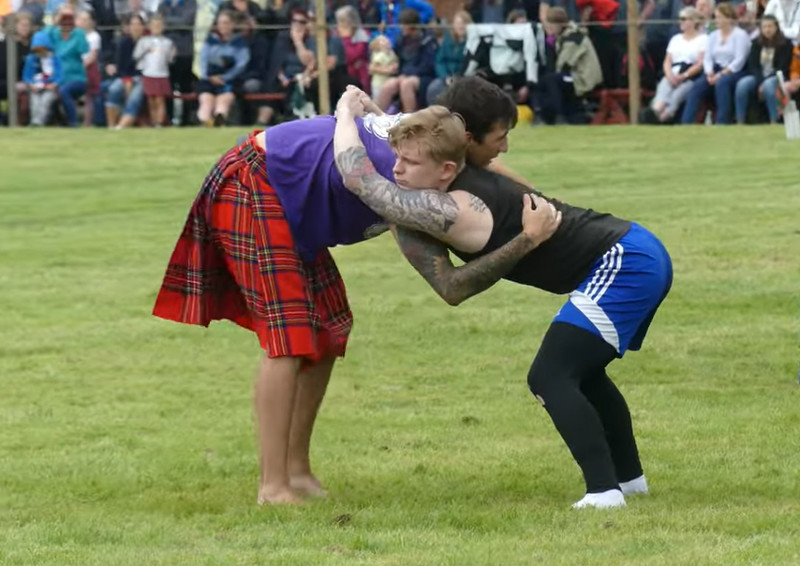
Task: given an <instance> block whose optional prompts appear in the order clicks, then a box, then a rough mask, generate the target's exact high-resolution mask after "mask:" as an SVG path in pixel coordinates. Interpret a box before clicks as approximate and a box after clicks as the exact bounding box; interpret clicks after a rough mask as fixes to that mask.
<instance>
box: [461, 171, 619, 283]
mask: <svg viewBox="0 0 800 566" xmlns="http://www.w3.org/2000/svg"><path fill="white" fill-rule="evenodd" d="M456 190H462V191H466V192H468V193H470V194H473V195H475V196H476V197H478V198H479V199H481V200H482V201H483V202H484V203H486V206H487V207H488V208H489V211H490V212H491V213H492V217H493V218H494V227H493V228H492V234H491V236H490V237H489V241H488V242H487V243H486V247H484V248H483V249H482V250H481V251H479V252H477V253H466V252H462V251H459V250H456V249H454V248H451V250H452V251H453V253H454V254H456V256H458V257H459V258H461V259H462V260H464V261H470V260H473V259H475V258H478V257H481V256H483V255H486V254H488V253H490V252H492V251H494V250H496V249H497V248H500V247H502V246H503V245H504V244H506V243H508V242H509V241H510V240H512V239H514V238H515V237H516V236H518V235H519V234H520V232H522V194H523V193H524V192H528V193H530V192H535V193H536V194H537V195H539V196H542V197H544V198H547V197H545V196H544V195H542V194H541V193H539V192H537V191H531V190H530V189H528V188H527V187H523V186H522V185H520V184H518V183H516V182H514V181H512V180H511V179H509V178H508V177H504V176H502V175H498V174H497V173H493V172H491V171H487V170H486V169H480V168H477V167H471V166H469V165H468V166H467V167H465V168H464V170H463V171H462V172H461V173H459V175H458V176H457V177H456V178H455V179H454V180H453V183H452V184H451V185H450V188H449V189H448V191H456ZM547 200H548V201H550V202H552V203H553V206H555V207H556V208H557V209H558V210H560V211H561V225H560V226H559V227H558V230H556V232H555V234H553V235H552V236H551V237H550V239H549V240H547V241H546V242H544V243H543V244H541V245H540V246H539V247H538V248H536V249H535V250H533V251H532V252H530V253H529V254H528V255H526V256H525V257H523V258H522V259H521V260H520V261H519V263H517V265H516V266H515V267H514V269H513V270H512V271H511V272H510V273H508V274H507V275H506V276H505V277H503V279H508V280H510V281H515V282H517V283H521V284H523V285H530V286H532V287H538V288H539V289H542V290H544V291H549V292H551V293H557V294H562V293H569V292H571V291H574V290H575V289H576V288H577V287H578V285H579V284H580V283H581V281H583V280H584V279H586V277H587V276H588V275H589V272H590V271H591V268H592V265H594V263H595V261H597V260H598V259H599V258H600V257H602V256H603V254H604V253H605V252H607V251H608V249H609V248H610V247H611V246H613V245H614V244H616V243H617V242H618V241H619V240H620V239H621V238H622V236H624V235H625V234H626V233H627V232H628V230H629V229H630V227H631V223H630V221H628V220H622V219H620V218H616V217H614V216H612V215H610V214H605V213H600V212H595V211H594V210H587V209H584V208H578V207H577V206H570V205H568V204H566V203H563V202H560V201H557V200H552V199H549V198H547Z"/></svg>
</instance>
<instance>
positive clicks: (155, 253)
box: [0, 127, 800, 566]
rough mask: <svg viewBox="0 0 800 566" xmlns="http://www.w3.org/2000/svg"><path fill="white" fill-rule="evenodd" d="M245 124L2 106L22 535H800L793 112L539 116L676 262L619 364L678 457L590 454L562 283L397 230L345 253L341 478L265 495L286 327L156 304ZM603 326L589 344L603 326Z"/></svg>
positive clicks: (1, 539) (776, 542)
mask: <svg viewBox="0 0 800 566" xmlns="http://www.w3.org/2000/svg"><path fill="white" fill-rule="evenodd" d="M240 133H242V132H241V131H237V130H232V129H229V130H199V129H197V130H180V131H174V130H164V131H157V132H154V131H130V132H107V131H76V132H73V131H64V130H45V131H8V130H2V131H0V163H2V165H1V166H0V290H1V292H0V564H2V565H14V566H17V565H59V566H61V565H71V564H76V565H81V566H90V565H114V566H127V565H132V566H142V565H148V566H149V565H170V566H171V565H212V564H214V565H217V564H219V565H228V564H269V565H273V564H275V565H277V564H292V565H294V564H298V565H306V564H309V565H311V564H314V565H345V564H347V565H350V564H380V565H398V566H412V565H458V566H462V565H473V564H474V565H484V564H485V565H517V564H519V565H528V564H545V565H569V566H572V565H600V564H602V565H614V566H619V565H644V564H647V565H669V566H671V565H700V564H724V565H753V564H760V565H769V566H774V565H794V564H798V563H800V411H799V410H798V401H800V391H798V384H797V371H798V364H800V348H798V338H799V334H800V333H799V332H798V316H800V285H799V284H798V281H800V267H798V266H799V265H800V264H799V263H798V262H799V260H800V174H798V165H797V164H798V158H799V157H800V145H798V144H797V143H790V142H787V141H785V140H784V139H783V132H782V130H780V129H778V128H757V127H753V128H741V129H739V128H736V129H734V128H722V127H720V128H704V127H698V128H672V129H669V128H662V129H647V128H623V127H618V128H559V129H532V128H527V127H520V128H518V129H517V131H515V132H514V133H513V136H512V148H513V149H512V152H511V153H510V154H509V155H508V156H507V158H506V162H507V163H508V164H510V165H511V166H512V167H514V168H515V169H517V170H519V171H520V172H522V173H524V174H526V175H527V176H528V177H529V178H531V179H533V180H534V181H535V182H536V183H537V184H538V185H539V186H540V187H541V188H543V189H544V190H545V191H546V192H547V193H548V194H550V195H552V196H557V197H559V198H562V199H564V200H566V201H568V202H571V203H574V204H580V205H583V206H591V207H595V208H598V209H601V210H607V211H611V212H613V213H615V214H617V215H619V216H622V217H625V218H631V219H635V220H637V221H639V222H640V223H642V224H644V225H645V226H647V227H649V228H650V229H652V230H653V231H654V232H655V233H656V234H658V235H659V236H660V238H661V239H662V240H663V241H664V243H665V244H666V245H667V247H668V249H669V250H670V252H671V254H672V257H673V261H674V267H675V282H674V286H673V290H672V292H671V294H670V296H669V298H668V300H667V301H666V302H665V304H664V305H663V307H662V309H661V311H660V313H659V315H658V316H657V317H656V320H655V322H654V324H653V326H652V328H651V331H650V334H649V336H648V339H647V341H646V343H645V348H644V349H643V350H642V351H641V352H634V353H631V354H629V355H628V356H626V357H625V359H623V360H621V361H617V362H615V363H613V364H612V366H611V367H610V373H611V374H612V376H613V377H614V379H615V381H616V382H617V383H618V385H619V387H620V389H621V390H622V391H623V393H624V394H625V395H626V397H627V399H628V402H629V405H630V407H631V411H632V414H633V418H634V425H635V428H636V430H637V434H638V440H639V446H640V451H641V454H642V459H643V462H644V465H645V469H646V473H647V476H648V479H649V482H650V485H651V490H652V495H650V496H649V497H640V498H629V501H628V507H627V508H626V509H624V510H614V511H605V512H603V511H595V510H588V511H584V512H576V511H573V510H571V509H570V508H569V506H570V504H571V503H572V502H574V501H576V500H577V499H579V498H580V497H581V495H582V494H583V482H582V478H581V476H580V472H579V470H578V468H577V467H576V466H575V464H574V463H573V461H572V459H571V457H570V455H569V453H568V451H567V449H566V447H565V446H564V445H563V443H562V442H561V439H560V438H559V436H558V435H557V433H556V432H555V430H554V428H553V426H552V424H551V422H550V420H549V418H548V417H547V414H546V413H545V411H544V410H543V409H542V408H541V407H540V406H539V405H538V404H537V403H536V402H535V401H534V399H533V397H532V396H531V395H530V393H529V392H528V390H527V386H526V383H525V377H526V374H527V369H528V366H529V364H530V362H531V360H532V359H533V356H534V354H535V352H536V349H537V346H538V344H539V342H540V340H541V337H542V335H543V333H544V331H545V329H546V328H547V325H548V323H549V321H550V319H551V318H552V316H553V315H554V314H555V312H556V310H557V309H558V307H559V305H560V304H561V303H562V302H563V298H561V297H554V296H549V295H547V294H545V293H543V292H541V291H537V290H534V289H530V288H525V287H519V286H515V285H513V284H510V283H505V282H502V283H500V284H498V285H497V286H496V287H494V288H493V289H491V290H490V291H488V292H486V293H484V294H483V295H482V296H479V297H476V298H474V299H471V300H470V301H468V302H467V303H465V304H464V305H462V306H460V307H458V308H452V307H448V306H447V305H445V304H444V303H443V302H442V301H441V300H440V299H438V297H436V295H435V294H434V293H433V291H431V290H430V289H428V288H427V286H426V284H425V283H424V281H422V279H420V278H419V277H418V276H417V275H416V274H415V273H414V271H413V270H412V268H411V267H410V266H409V265H408V264H406V263H405V261H404V260H403V258H402V257H401V256H400V254H399V253H398V251H397V250H396V248H395V246H394V243H393V241H392V240H391V238H390V237H388V236H382V237H381V238H378V239H376V240H374V241H370V242H367V243H363V244H359V245H356V246H352V247H347V248H339V249H335V250H334V255H335V257H336V259H337V261H338V263H339V266H340V269H341V271H342V274H343V276H344V279H345V282H346V284H347V287H348V291H349V295H350V300H351V303H352V307H353V310H354V312H355V317H356V325H355V329H354V331H353V334H352V339H351V343H350V346H349V350H348V353H347V356H346V358H345V359H344V360H342V361H341V362H340V363H338V364H337V367H336V369H335V370H334V379H333V380H332V383H331V386H330V389H329V394H328V397H327V399H326V401H325V404H324V405H323V409H322V412H321V415H320V419H319V422H318V428H317V432H316V434H315V437H314V442H313V454H312V455H313V458H314V463H315V466H316V470H317V472H318V473H319V475H320V477H321V478H322V479H323V481H324V483H325V484H326V486H327V487H328V488H329V490H330V497H329V498H328V499H327V500H322V501H315V502H313V503H310V504H307V505H305V506H302V507H297V508H259V507H257V506H256V505H255V495H256V482H257V475H258V468H257V460H256V453H255V437H254V433H253V428H252V423H253V415H252V410H251V401H250V392H251V383H252V377H253V372H254V369H255V367H256V365H257V363H258V360H259V358H260V350H259V348H258V344H257V341H256V340H255V338H254V336H253V335H251V334H249V333H248V332H246V331H243V330H241V329H239V328H237V327H235V326H234V325H232V324H230V323H226V322H221V323H215V324H213V325H212V326H211V328H210V329H208V330H206V329H201V328H196V327H189V326H184V325H179V324H175V323H170V322H167V321H163V320H160V319H155V318H153V317H152V316H151V315H150V311H151V308H152V303H153V300H154V297H155V294H156V291H157V289H158V287H159V284H160V281H161V277H162V275H163V271H164V268H165V266H166V262H167V259H168V257H169V254H170V252H171V251H172V248H173V245H174V243H175V240H176V238H177V236H178V234H179V232H180V229H181V226H182V224H183V221H184V218H185V215H186V213H187V211H188V209H189V205H190V204H191V201H192V199H193V198H194V196H195V194H196V192H197V190H198V188H199V186H200V184H201V182H202V180H203V177H204V176H205V174H206V172H207V171H208V169H209V168H210V167H211V166H212V165H213V163H214V162H215V160H216V159H217V158H218V157H219V155H221V153H222V152H223V151H224V150H226V149H227V148H228V147H229V146H230V145H231V144H232V143H233V142H234V141H235V139H236V137H237V136H238V135H239V134H240ZM576 355H580V352H576Z"/></svg>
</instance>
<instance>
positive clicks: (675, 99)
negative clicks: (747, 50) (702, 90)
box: [644, 7, 708, 123]
mask: <svg viewBox="0 0 800 566" xmlns="http://www.w3.org/2000/svg"><path fill="white" fill-rule="evenodd" d="M679 18H680V26H681V33H679V34H676V35H675V36H674V37H673V38H672V39H670V41H669V45H668V46H667V54H666V57H665V58H664V64H663V68H664V77H663V78H662V79H661V81H660V82H659V83H658V86H657V87H656V95H655V97H654V98H653V101H652V103H651V105H650V109H649V112H646V114H645V116H646V117H645V120H644V121H645V122H661V123H664V122H669V121H671V120H672V119H673V118H674V117H675V114H676V113H677V112H678V109H679V108H680V107H681V105H683V103H684V101H685V100H686V97H687V96H688V95H689V91H690V90H691V89H692V81H693V80H694V79H695V78H696V77H697V76H698V75H700V74H701V73H702V72H703V57H704V56H705V51H706V44H707V43H708V36H707V35H706V34H704V33H701V32H700V31H699V28H700V27H701V26H702V25H703V19H702V17H701V16H700V13H699V12H698V11H697V10H696V9H694V8H692V7H689V8H684V9H683V10H681V12H680V15H679Z"/></svg>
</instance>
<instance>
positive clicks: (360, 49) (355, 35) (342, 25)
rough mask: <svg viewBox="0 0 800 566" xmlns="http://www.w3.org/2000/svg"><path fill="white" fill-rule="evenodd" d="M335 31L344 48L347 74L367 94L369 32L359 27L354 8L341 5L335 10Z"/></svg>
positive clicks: (368, 81)
mask: <svg viewBox="0 0 800 566" xmlns="http://www.w3.org/2000/svg"><path fill="white" fill-rule="evenodd" d="M336 33H337V35H338V37H339V39H340V40H341V42H342V46H343V48H344V57H345V61H346V63H347V75H348V76H349V77H351V78H352V79H355V81H356V82H358V86H359V88H361V89H362V90H364V91H365V92H366V93H367V94H369V93H370V90H371V89H370V80H369V34H368V33H367V32H366V31H365V30H364V28H362V27H361V18H360V16H359V15H358V11H357V10H356V9H355V8H353V7H352V6H343V7H341V8H339V9H338V10H336Z"/></svg>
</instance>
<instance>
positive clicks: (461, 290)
mask: <svg viewBox="0 0 800 566" xmlns="http://www.w3.org/2000/svg"><path fill="white" fill-rule="evenodd" d="M392 232H394V235H395V238H396V239H397V245H398V246H399V247H400V251H402V252H403V255H404V256H406V259H407V260H408V262H409V263H410V264H411V265H412V266H413V267H414V269H416V270H417V273H419V274H420V275H422V277H423V279H425V281H427V282H428V285H430V286H431V287H432V288H433V290H434V291H436V293H437V294H438V295H439V296H440V297H441V298H442V299H444V301H445V302H446V303H447V304H448V305H451V306H456V305H458V304H460V303H462V302H463V301H465V300H467V299H469V298H470V297H472V296H473V295H477V294H478V293H481V292H483V291H485V290H486V289H488V288H489V287H491V286H492V285H494V284H495V283H497V282H498V281H499V280H500V279H501V278H502V277H503V276H504V275H506V274H507V273H508V272H509V271H511V269H513V267H514V266H515V265H516V264H517V262H518V261H519V260H520V259H521V258H522V257H523V256H524V255H526V254H527V253H529V252H530V251H531V250H533V249H534V248H535V247H536V245H535V244H534V242H533V241H532V240H531V239H530V238H529V237H528V236H526V235H525V234H524V233H521V234H520V235H519V236H517V237H516V238H514V239H513V240H511V241H510V242H508V243H507V244H506V245H504V246H503V247H501V248H498V249H496V250H494V251H493V252H491V253H488V254H486V255H485V256H482V257H480V258H478V259H475V260H473V261H470V262H468V263H465V264H464V265H462V266H460V267H456V266H455V265H453V262H452V261H451V260H450V252H449V251H448V249H447V247H446V246H445V245H444V244H443V243H442V242H440V241H439V240H436V239H434V238H432V237H430V236H428V235H427V234H423V233H421V232H416V231H414V230H409V229H407V228H403V227H402V226H397V227H396V228H393V230H392Z"/></svg>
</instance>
